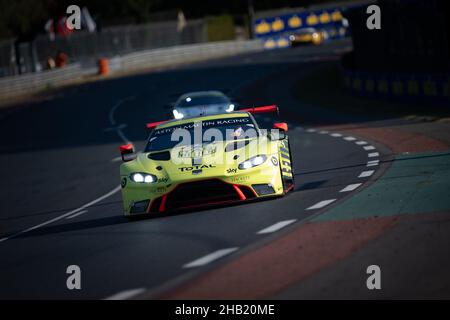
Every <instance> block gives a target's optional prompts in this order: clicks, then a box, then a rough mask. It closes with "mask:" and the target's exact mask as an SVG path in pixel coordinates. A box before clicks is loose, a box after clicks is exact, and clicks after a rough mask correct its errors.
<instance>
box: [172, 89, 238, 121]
mask: <svg viewBox="0 0 450 320" xmlns="http://www.w3.org/2000/svg"><path fill="white" fill-rule="evenodd" d="M169 109H170V110H169V117H170V118H173V119H178V120H179V119H183V118H187V117H198V116H206V115H211V114H218V113H225V112H233V111H234V110H235V105H234V104H233V103H232V101H231V99H230V98H229V97H227V96H226V95H225V94H224V93H222V92H220V91H197V92H189V93H185V94H183V95H181V96H180V97H179V98H178V100H177V101H176V102H175V104H174V105H173V106H169Z"/></svg>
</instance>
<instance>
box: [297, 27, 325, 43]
mask: <svg viewBox="0 0 450 320" xmlns="http://www.w3.org/2000/svg"><path fill="white" fill-rule="evenodd" d="M325 40H326V34H325V32H324V31H322V30H318V29H316V28H303V29H300V30H299V31H297V32H295V33H293V34H290V35H289V41H290V43H291V47H295V46H299V45H307V44H313V45H316V46H317V45H320V44H321V43H322V42H324V41H325Z"/></svg>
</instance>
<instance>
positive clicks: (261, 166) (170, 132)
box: [120, 106, 294, 217]
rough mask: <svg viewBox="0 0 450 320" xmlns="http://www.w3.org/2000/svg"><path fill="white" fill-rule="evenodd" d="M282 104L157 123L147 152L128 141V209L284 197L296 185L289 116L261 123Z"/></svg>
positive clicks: (131, 212) (124, 170)
mask: <svg viewBox="0 0 450 320" xmlns="http://www.w3.org/2000/svg"><path fill="white" fill-rule="evenodd" d="M262 112H277V107H276V106H266V107H255V108H249V109H243V110H242V111H239V112H232V113H222V114H216V115H209V116H202V117H194V118H189V119H182V120H169V121H161V122H155V123H150V124H148V125H147V128H148V129H150V130H151V133H150V135H149V138H148V142H147V145H146V147H145V149H144V150H143V152H141V153H138V154H136V153H135V151H134V148H133V146H132V145H131V144H128V145H124V146H121V147H120V152H121V155H122V160H123V161H124V163H122V165H121V167H120V178H121V186H122V198H123V209H124V213H125V216H127V217H133V216H136V215H146V214H153V213H164V212H171V211H178V210H186V209H190V208H198V207H205V206H210V205H224V204H230V203H236V202H244V201H249V200H256V199H263V198H267V197H279V196H283V195H285V194H287V193H288V192H289V191H290V190H292V189H293V188H294V172H293V170H292V156H291V151H290V146H289V138H288V135H287V131H288V127H287V124H286V123H275V124H274V125H273V128H272V129H270V130H265V129H260V128H259V127H258V124H257V123H256V121H255V119H254V117H253V115H252V113H262Z"/></svg>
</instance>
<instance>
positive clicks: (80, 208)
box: [0, 96, 135, 242]
mask: <svg viewBox="0 0 450 320" xmlns="http://www.w3.org/2000/svg"><path fill="white" fill-rule="evenodd" d="M134 98H135V96H130V97H127V98H124V99H121V100H119V101H118V102H117V103H116V104H115V105H114V106H113V107H112V108H111V110H110V111H109V115H108V117H109V122H110V123H111V125H112V126H115V125H116V121H115V119H114V112H115V111H116V109H117V108H118V107H119V106H121V105H122V104H123V103H124V102H126V101H129V100H133V99H134ZM122 128H124V125H120V126H117V128H116V130H115V131H116V132H117V134H118V135H119V137H120V138H121V139H122V140H123V141H124V142H125V143H129V142H128V139H127V138H126V137H125V135H124V134H123V132H122ZM120 189H121V186H120V185H119V186H117V187H115V188H114V189H113V190H111V191H109V192H108V193H106V194H104V195H102V196H100V197H98V198H97V199H95V200H92V201H91V202H88V203H86V204H84V205H82V206H81V207H79V208H77V209H74V210H72V211H69V212H67V213H64V214H63V215H60V216H58V217H56V218H53V219H50V220H47V221H45V222H43V223H41V224H38V225H35V226H32V227H30V228H28V229H25V230H22V231H19V232H17V233H14V234H12V235H10V236H9V237H5V238H1V239H0V242H4V241H6V240H9V239H11V238H14V237H16V236H18V235H21V234H24V233H27V232H30V231H33V230H36V229H38V228H41V227H43V226H46V225H48V224H50V223H53V222H56V221H59V220H61V219H64V218H66V217H69V216H71V215H74V214H75V213H79V212H80V211H83V210H85V209H86V208H88V207H90V206H92V205H94V204H96V203H98V202H100V201H102V200H104V199H106V198H108V197H110V196H112V195H113V194H115V193H117V192H118V191H120Z"/></svg>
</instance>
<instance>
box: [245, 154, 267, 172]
mask: <svg viewBox="0 0 450 320" xmlns="http://www.w3.org/2000/svg"><path fill="white" fill-rule="evenodd" d="M266 160H267V157H266V156H265V155H259V156H255V157H252V158H250V159H248V160H245V161H244V162H241V163H240V164H239V166H238V168H239V169H241V170H245V169H250V168H253V167H256V166H259V165H261V164H263V163H264V162H265V161H266Z"/></svg>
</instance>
